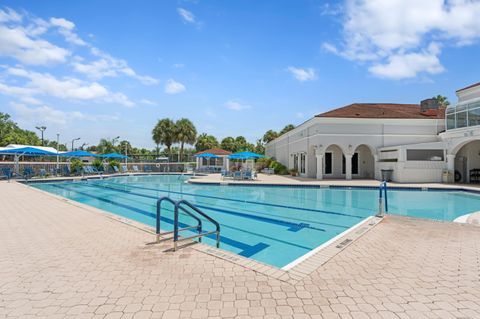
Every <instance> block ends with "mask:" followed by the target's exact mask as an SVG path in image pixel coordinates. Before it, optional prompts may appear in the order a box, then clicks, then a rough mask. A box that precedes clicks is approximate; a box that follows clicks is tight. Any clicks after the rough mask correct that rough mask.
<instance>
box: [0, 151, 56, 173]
mask: <svg viewBox="0 0 480 319" xmlns="http://www.w3.org/2000/svg"><path fill="white" fill-rule="evenodd" d="M0 154H2V155H15V159H14V162H15V173H16V174H19V173H20V163H19V161H20V156H24V155H27V156H57V153H53V152H49V151H45V150H42V149H39V148H35V147H19V148H11V149H3V150H0Z"/></svg>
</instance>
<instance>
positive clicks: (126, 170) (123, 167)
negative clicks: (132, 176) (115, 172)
mask: <svg viewBox="0 0 480 319" xmlns="http://www.w3.org/2000/svg"><path fill="white" fill-rule="evenodd" d="M122 173H128V167H127V165H122Z"/></svg>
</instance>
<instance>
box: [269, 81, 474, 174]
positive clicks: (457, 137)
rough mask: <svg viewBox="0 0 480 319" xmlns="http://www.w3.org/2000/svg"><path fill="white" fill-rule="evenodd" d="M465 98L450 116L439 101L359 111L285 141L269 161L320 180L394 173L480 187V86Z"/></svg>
mask: <svg viewBox="0 0 480 319" xmlns="http://www.w3.org/2000/svg"><path fill="white" fill-rule="evenodd" d="M457 96H458V103H457V104H456V105H452V106H451V107H448V108H447V109H446V110H445V108H443V107H440V106H439V105H438V103H436V100H433V99H429V100H425V101H422V103H421V105H416V104H367V103H356V104H351V105H348V106H345V107H342V108H338V109H335V110H332V111H329V112H326V113H322V114H319V115H317V116H315V117H313V118H312V119H310V120H308V121H306V122H305V123H303V124H301V125H299V126H298V127H297V128H295V129H294V130H292V131H290V132H288V133H286V134H284V135H282V136H280V137H278V138H277V139H275V140H273V141H272V142H270V143H268V144H267V146H266V154H267V155H268V156H272V157H274V158H275V159H277V160H278V161H280V162H281V163H282V164H284V165H286V166H287V167H288V168H290V169H291V168H296V169H297V170H298V171H299V173H300V175H301V176H305V177H310V178H317V179H327V178H332V179H339V178H345V179H352V178H363V179H373V178H374V179H381V171H382V170H393V175H392V180H393V181H397V182H441V181H442V178H445V177H446V176H451V178H452V179H453V176H454V175H455V179H456V181H457V182H474V181H476V180H477V179H478V180H479V181H480V83H477V84H474V85H471V86H469V87H466V88H463V89H460V90H458V91H457ZM445 115H446V116H445ZM445 117H446V119H445ZM477 169H478V173H477V171H476V170H477ZM446 171H448V172H449V174H445V173H446ZM454 173H455V174H454Z"/></svg>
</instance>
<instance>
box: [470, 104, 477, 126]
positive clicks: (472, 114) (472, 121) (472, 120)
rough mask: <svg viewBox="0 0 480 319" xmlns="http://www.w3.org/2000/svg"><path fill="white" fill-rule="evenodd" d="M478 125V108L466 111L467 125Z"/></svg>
mask: <svg viewBox="0 0 480 319" xmlns="http://www.w3.org/2000/svg"><path fill="white" fill-rule="evenodd" d="M475 125H480V108H476V109H472V110H469V111H468V126H475Z"/></svg>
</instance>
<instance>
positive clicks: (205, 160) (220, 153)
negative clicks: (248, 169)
mask: <svg viewBox="0 0 480 319" xmlns="http://www.w3.org/2000/svg"><path fill="white" fill-rule="evenodd" d="M202 154H212V155H215V157H213V156H202ZM231 154H232V152H229V151H226V150H224V149H222V148H218V147H215V148H210V149H208V150H204V151H201V152H198V153H196V154H195V158H196V161H197V169H198V170H202V169H209V170H213V171H220V170H222V169H226V170H228V167H229V164H230V161H229V159H228V157H229V156H230V155H231Z"/></svg>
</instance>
